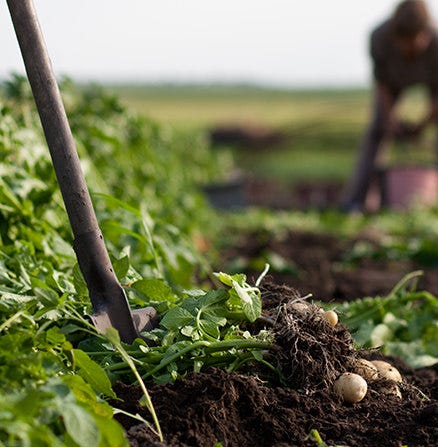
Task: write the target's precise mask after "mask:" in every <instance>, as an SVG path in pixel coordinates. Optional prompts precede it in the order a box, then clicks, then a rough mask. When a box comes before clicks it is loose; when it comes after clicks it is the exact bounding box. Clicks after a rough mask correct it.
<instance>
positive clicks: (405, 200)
mask: <svg viewBox="0 0 438 447" xmlns="http://www.w3.org/2000/svg"><path fill="white" fill-rule="evenodd" d="M385 177H386V181H385V196H386V197H385V202H386V205H387V206H388V207H389V208H392V209H396V210H402V209H407V208H409V207H411V206H413V205H423V206H431V205H434V204H436V203H438V169H437V168H435V167H431V166H394V167H391V168H388V169H387V171H386V175H385Z"/></svg>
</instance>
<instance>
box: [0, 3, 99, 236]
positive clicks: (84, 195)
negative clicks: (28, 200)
mask: <svg viewBox="0 0 438 447" xmlns="http://www.w3.org/2000/svg"><path fill="white" fill-rule="evenodd" d="M7 3H8V7H9V11H10V14H11V18H12V22H13V24H14V28H15V33H16V35H17V39H18V43H19V45H20V49H21V54H22V56H23V61H24V65H25V67H26V73H27V77H28V79H29V83H30V85H31V88H32V93H33V96H34V98H35V103H36V106H37V109H38V113H39V115H40V119H41V124H42V126H43V129H44V134H45V137H46V140H47V145H48V146H49V150H50V155H51V157H52V161H53V166H54V168H55V172H56V176H57V179H58V183H59V187H60V189H61V193H62V196H63V199H64V203H65V207H66V209H67V213H68V216H69V220H70V225H71V228H72V231H73V235H74V237H77V236H79V235H81V234H82V233H88V232H91V231H95V230H97V229H98V223H97V219H96V215H95V213H94V209H93V206H92V203H91V198H90V193H89V191H88V188H87V185H86V183H85V179H84V175H83V172H82V168H81V165H80V162H79V157H78V154H77V151H76V146H75V142H74V139H73V135H72V133H71V129H70V126H69V123H68V120H67V115H66V113H65V109H64V105H63V103H62V99H61V94H60V92H59V88H58V84H57V82H56V78H55V75H54V73H53V70H52V65H51V62H50V59H49V55H48V53H47V49H46V45H45V42H44V38H43V35H42V32H41V29H40V26H39V23H38V18H37V16H36V12H35V8H34V5H33V2H32V0H7Z"/></svg>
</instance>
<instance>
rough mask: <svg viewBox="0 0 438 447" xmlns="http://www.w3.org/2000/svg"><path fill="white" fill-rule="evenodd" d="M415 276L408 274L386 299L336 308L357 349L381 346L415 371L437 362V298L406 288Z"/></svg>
mask: <svg viewBox="0 0 438 447" xmlns="http://www.w3.org/2000/svg"><path fill="white" fill-rule="evenodd" d="M420 273H421V272H420ZM418 274H419V273H418V272H414V273H413V274H411V275H408V276H407V277H406V278H404V279H403V280H402V281H400V283H399V284H398V285H397V286H396V287H395V288H394V289H393V290H392V291H391V293H390V294H389V295H388V296H386V297H373V298H364V299H361V300H356V301H352V302H347V303H343V304H341V305H340V306H338V307H337V311H339V313H340V314H341V315H342V317H341V318H342V321H343V322H344V323H345V324H346V325H347V326H348V327H349V328H350V329H351V331H352V334H353V337H354V338H355V340H356V342H357V343H358V344H359V346H363V347H382V352H383V353H385V354H389V355H394V356H397V357H400V358H403V359H404V360H406V361H407V362H408V363H409V364H410V365H411V366H412V367H414V368H419V367H424V366H432V365H434V364H436V363H438V349H437V346H438V298H437V297H435V296H433V295H432V294H430V293H429V292H427V291H416V290H415V289H409V288H408V287H407V285H408V283H409V280H412V279H413V278H415V277H418Z"/></svg>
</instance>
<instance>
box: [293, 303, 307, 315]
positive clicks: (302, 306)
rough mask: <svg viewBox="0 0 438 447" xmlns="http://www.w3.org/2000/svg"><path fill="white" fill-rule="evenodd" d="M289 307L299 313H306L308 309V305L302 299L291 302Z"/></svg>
mask: <svg viewBox="0 0 438 447" xmlns="http://www.w3.org/2000/svg"><path fill="white" fill-rule="evenodd" d="M290 307H291V309H293V310H296V311H297V312H299V313H307V312H309V311H310V306H309V305H308V304H307V303H305V302H303V301H297V302H296V303H292V304H291V305H290Z"/></svg>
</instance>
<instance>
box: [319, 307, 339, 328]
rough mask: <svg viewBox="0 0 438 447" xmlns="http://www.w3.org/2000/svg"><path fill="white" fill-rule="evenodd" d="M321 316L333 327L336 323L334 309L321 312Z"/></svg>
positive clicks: (336, 316)
mask: <svg viewBox="0 0 438 447" xmlns="http://www.w3.org/2000/svg"><path fill="white" fill-rule="evenodd" d="M322 318H324V320H326V321H327V322H328V323H329V324H330V325H331V326H333V327H335V326H336V325H337V324H338V314H337V313H336V312H335V311H334V310H327V311H325V312H324V313H323V314H322Z"/></svg>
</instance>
